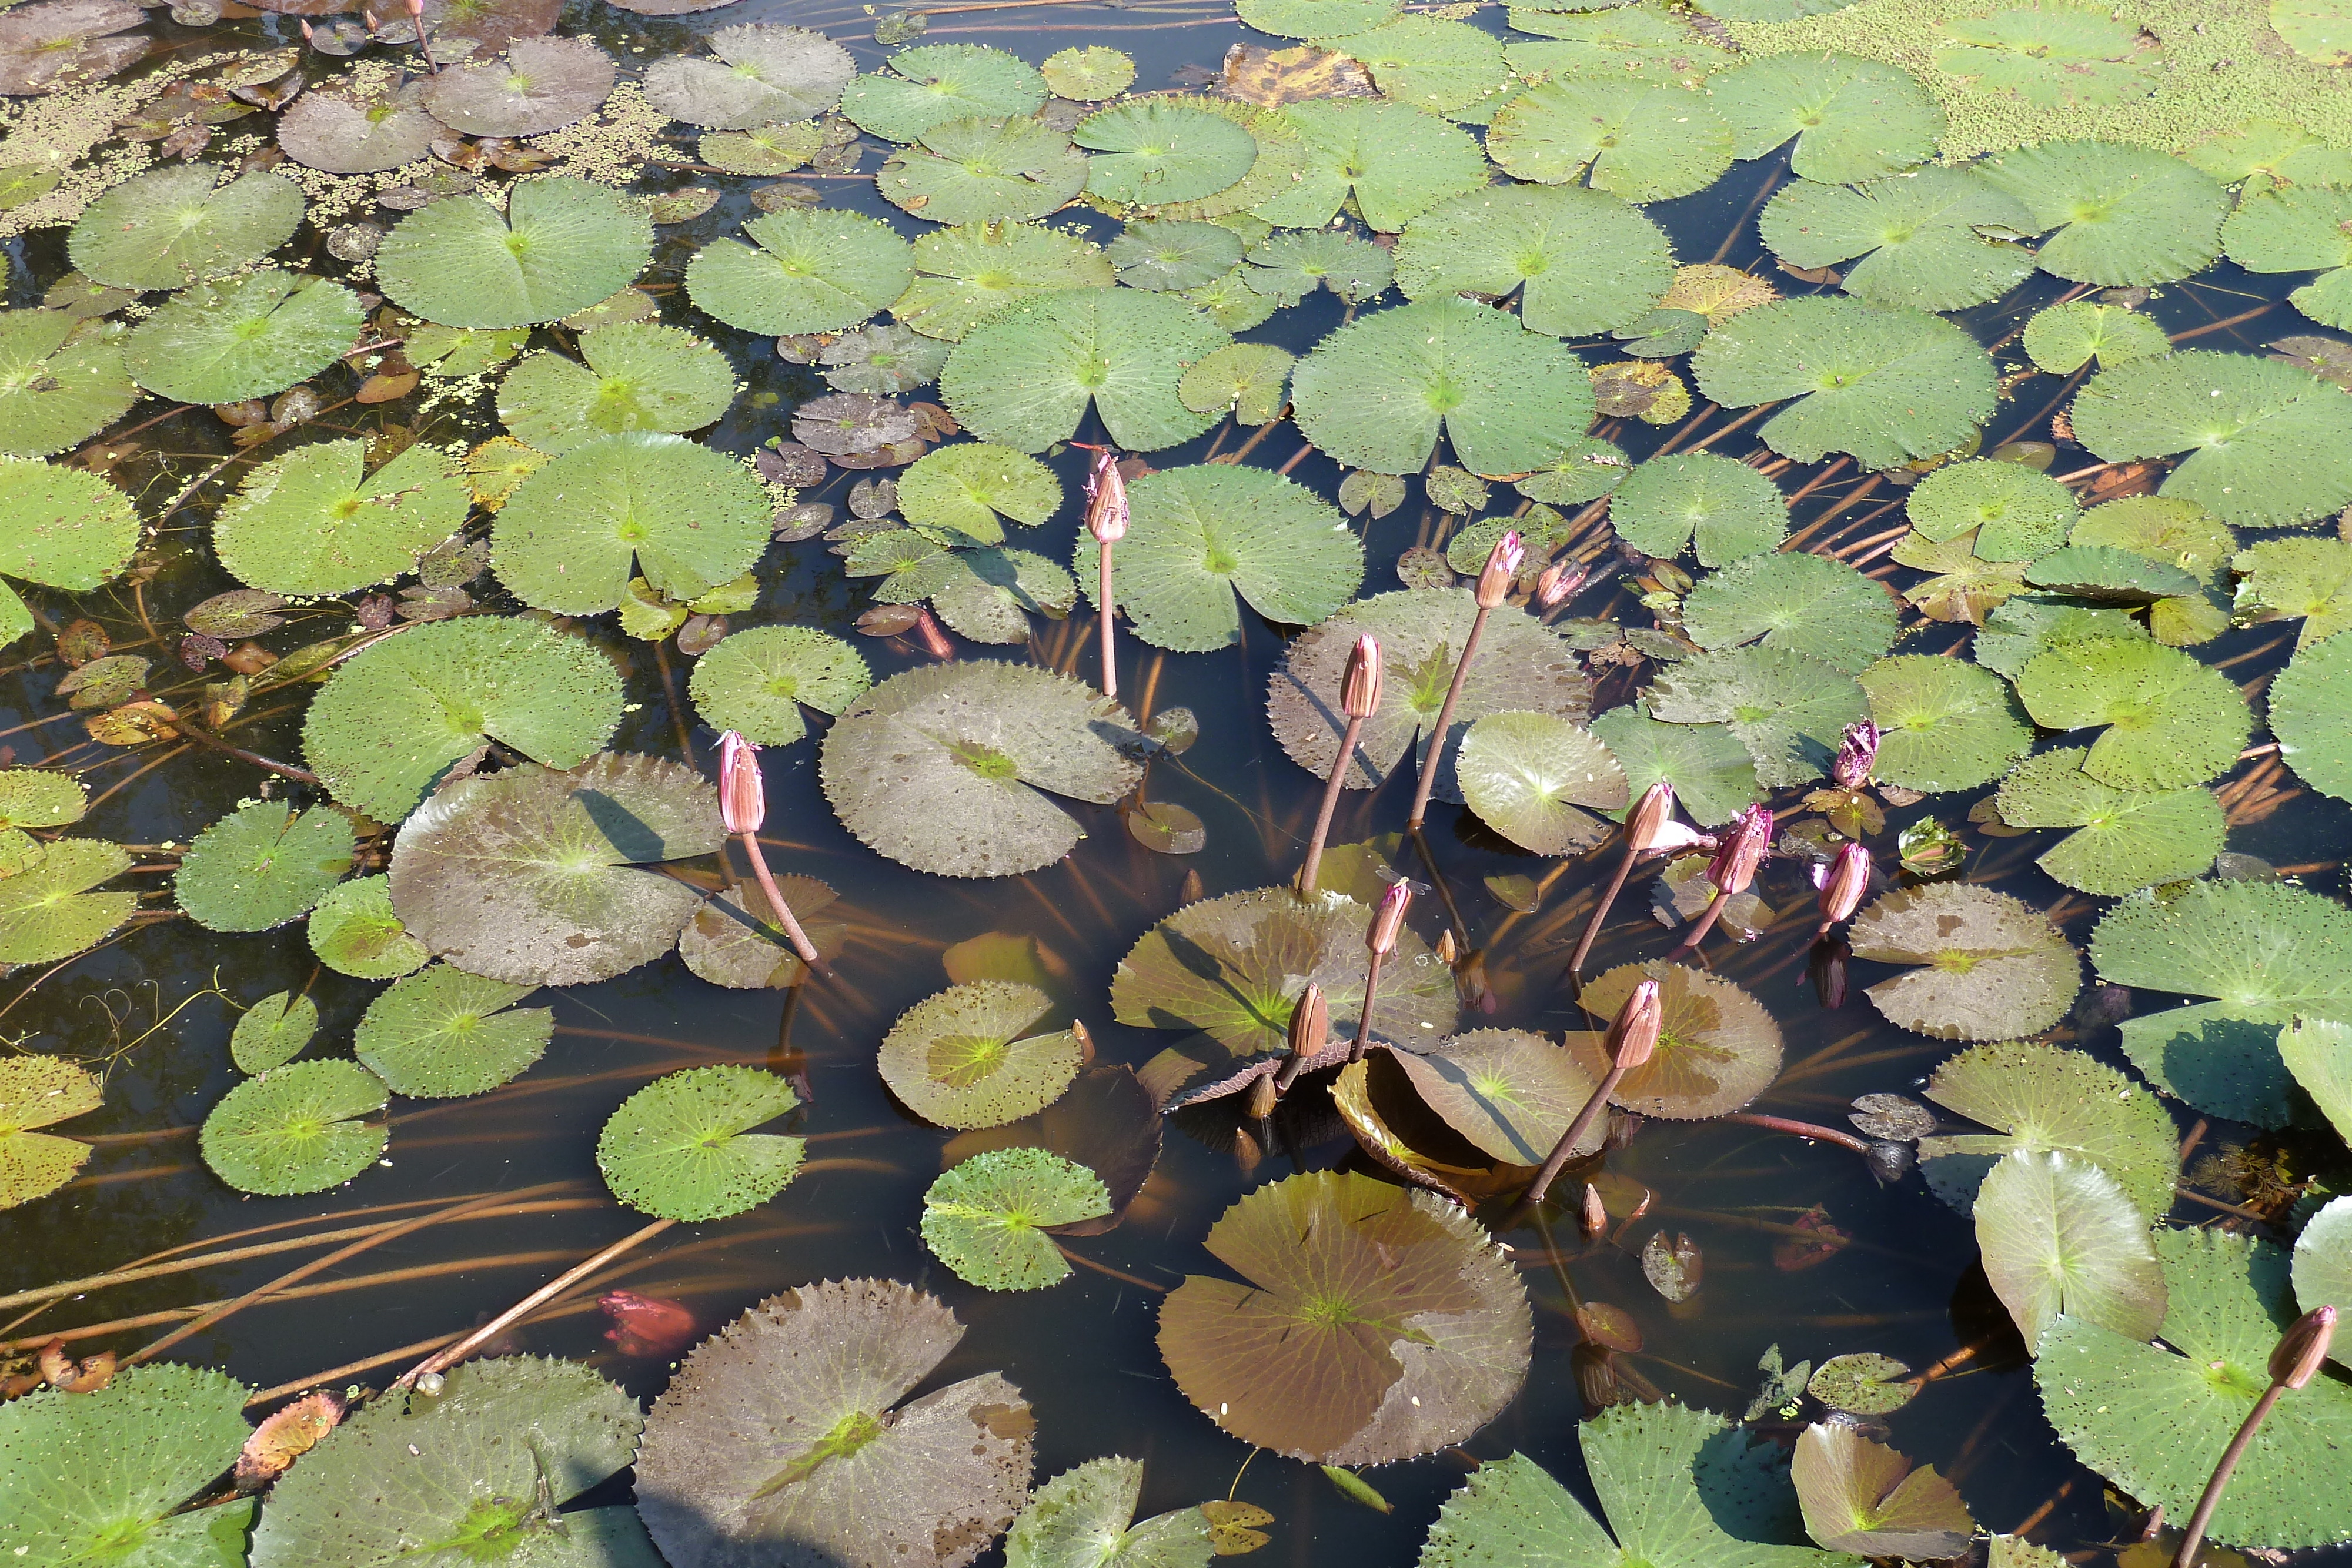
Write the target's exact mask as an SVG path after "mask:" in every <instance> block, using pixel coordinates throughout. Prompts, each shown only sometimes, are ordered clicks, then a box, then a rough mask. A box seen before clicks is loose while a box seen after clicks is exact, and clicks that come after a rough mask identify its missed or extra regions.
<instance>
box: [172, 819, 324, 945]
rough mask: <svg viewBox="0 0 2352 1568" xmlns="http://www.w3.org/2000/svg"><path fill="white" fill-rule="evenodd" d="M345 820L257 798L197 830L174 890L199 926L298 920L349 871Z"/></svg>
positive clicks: (253, 927)
mask: <svg viewBox="0 0 2352 1568" xmlns="http://www.w3.org/2000/svg"><path fill="white" fill-rule="evenodd" d="M352 852H353V841H352V823H351V819H350V818H348V817H346V816H344V815H343V814H342V813H341V811H338V810H333V809H332V808H331V807H322V808H314V809H313V810H308V811H295V810H290V809H289V808H288V807H287V806H285V805H283V804H281V803H279V802H278V801H274V800H257V801H255V802H254V803H253V804H252V805H249V806H247V807H245V808H244V809H243V810H236V811H232V812H230V813H229V814H228V815H227V816H226V817H223V818H221V819H220V820H219V821H216V822H215V823H214V824H213V825H212V826H211V827H209V828H206V829H205V831H203V832H201V833H198V834H197V835H196V840H195V842H194V843H192V844H190V845H189V846H188V852H187V854H186V855H185V856H184V857H183V858H182V859H181V862H180V873H179V875H178V876H177V877H175V878H174V879H173V894H174V896H175V897H176V898H177V899H178V900H179V904H180V908H181V909H182V910H183V911H184V913H185V914H186V915H187V916H188V918H190V919H191V920H194V922H195V923H196V924H197V925H202V926H205V927H206V928H208V929H210V930H214V931H267V930H268V929H269V928H270V927H271V926H273V925H285V924H287V923H288V922H289V921H291V920H298V919H299V918H300V917H301V916H302V915H306V914H308V913H309V912H310V906H311V905H312V904H316V903H318V902H319V900H320V899H321V898H324V897H325V896H326V895H327V890H328V889H329V888H331V887H332V886H334V885H335V883H338V882H341V880H342V879H343V876H344V873H347V872H349V871H350V870H351V869H352Z"/></svg>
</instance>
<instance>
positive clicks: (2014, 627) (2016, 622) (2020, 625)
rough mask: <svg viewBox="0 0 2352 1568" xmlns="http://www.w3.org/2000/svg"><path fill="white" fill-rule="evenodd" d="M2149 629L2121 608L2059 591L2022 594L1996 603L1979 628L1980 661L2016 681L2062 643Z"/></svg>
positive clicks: (1977, 649) (2135, 633)
mask: <svg viewBox="0 0 2352 1568" xmlns="http://www.w3.org/2000/svg"><path fill="white" fill-rule="evenodd" d="M2145 636H2147V627H2145V626H2143V625H2141V624H2140V623H2139V622H2137V621H2135V620H2133V619H2132V618H2131V617H2130V616H2129V615H2128V614H2126V612H2123V611H2120V610H2105V609H2101V608H2099V607H2098V606H2096V605H2092V604H2084V603H2082V602H2081V601H2077V600H2071V599H2063V598H2060V597H2058V596H2057V595H2055V594H2047V593H2020V594H2017V595H2015V596H2014V597H2012V598H2011V599H2009V600H2008V601H2005V602H2003V603H2001V604H2000V605H1997V606H1996V607H1995V608H1994V609H1993V611H1992V613H1990V615H1988V616H1986V617H1985V622H1984V629H1983V630H1982V631H1980V632H1978V633H1977V639H1976V646H1975V649H1974V653H1975V657H1976V662H1977V663H1978V664H1982V665H1983V666H1984V667H1985V668H1986V669H1988V670H1994V671H1998V672H1999V673H2000V674H2004V675H2007V676H2008V677H2009V678H2010V679H2011V680H2015V679H2016V678H2017V674H2018V672H2019V671H2021V670H2022V669H2024V668H2025V666H2026V665H2027V664H2030V663H2032V661H2033V659H2034V658H2036V657H2037V656H2038V655H2040V654H2042V653H2047V652H2049V651H2050V650H2051V649H2052V648H2053V647H2056V646H2057V645H2058V644H2059V643H2079V642H2084V641H2088V640H2091V639H2095V638H2103V637H2120V638H2128V637H2145Z"/></svg>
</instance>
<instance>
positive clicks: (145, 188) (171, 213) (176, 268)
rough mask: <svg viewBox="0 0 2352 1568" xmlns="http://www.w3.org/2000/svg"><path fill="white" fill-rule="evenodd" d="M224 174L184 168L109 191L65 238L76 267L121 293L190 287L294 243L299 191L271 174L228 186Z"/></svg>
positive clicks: (207, 167)
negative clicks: (133, 290)
mask: <svg viewBox="0 0 2352 1568" xmlns="http://www.w3.org/2000/svg"><path fill="white" fill-rule="evenodd" d="M224 172H225V171H223V170H221V169H219V168H216V167H215V166H214V165H212V164H210V163H183V164H179V165H177V166H174V167H167V168H161V169H153V170H150V171H149V172H146V173H144V174H141V175H139V176H137V177H136V178H133V179H130V180H126V181H124V182H123V183H121V184H120V185H117V186H115V187H114V188H113V189H112V190H110V191H108V192H107V193H105V194H104V195H102V196H100V197H99V198H98V200H96V201H94V202H92V203H91V204H89V207H88V208H86V209H85V210H84V211H83V213H82V214H81V219H80V221H79V222H78V223H76V224H75V225H74V227H73V233H72V234H71V235H68V237H67V241H66V248H67V251H68V254H69V255H70V256H72V257H73V264H74V267H75V268H76V269H77V270H78V271H79V272H80V273H81V274H82V275H83V276H84V277H90V278H94V279H95V280H97V281H98V282H100V283H104V284H110V285H111V286H113V287H117V288H137V289H148V288H185V287H187V286H188V285H190V284H192V283H196V282H199V281H202V280H203V279H205V278H209V277H226V276H228V275H229V274H230V273H233V272H236V271H238V270H240V269H241V268H244V267H249V266H251V265H252V264H253V263H254V262H257V261H259V260H260V259H261V258H262V257H263V256H268V254H269V253H270V252H271V251H273V250H276V249H277V248H278V246H281V245H284V244H285V243H286V242H287V241H288V240H289V239H291V238H293V237H294V230H295V229H296V228H297V227H298V226H299V225H300V224H301V222H302V188H301V187H300V186H299V185H297V184H295V183H293V182H292V181H291V180H287V179H283V178H280V177H279V176H278V175H276V174H271V173H266V172H256V173H251V174H246V175H242V176H240V177H239V178H237V179H235V180H232V181H230V182H229V183H226V184H225V185H224V184H220V183H219V181H220V177H221V175H222V174H223V173H224Z"/></svg>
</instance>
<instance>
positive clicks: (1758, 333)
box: [1691, 298, 1993, 468]
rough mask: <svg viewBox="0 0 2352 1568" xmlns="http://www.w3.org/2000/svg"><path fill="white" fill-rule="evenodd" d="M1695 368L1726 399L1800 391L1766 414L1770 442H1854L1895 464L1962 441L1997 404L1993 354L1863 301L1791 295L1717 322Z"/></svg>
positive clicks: (1854, 448) (1784, 448)
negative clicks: (1773, 411)
mask: <svg viewBox="0 0 2352 1568" xmlns="http://www.w3.org/2000/svg"><path fill="white" fill-rule="evenodd" d="M1691 369H1692V371H1694V372H1696V376H1697V378H1698V384H1699V390H1700V391H1701V392H1704V393H1706V396H1708V397H1709V398H1711V399H1713V400H1714V401H1715V402H1718V403H1721V404H1722V405H1723V406H1725V407H1726V408H1747V407H1749V406H1751V405H1753V404H1756V403H1760V402H1778V401H1780V400H1783V399H1795V400H1796V401H1795V402H1793V403H1791V404H1790V406H1788V407H1786V408H1783V409H1782V410H1781V411H1780V413H1776V414H1774V415H1773V416H1772V417H1771V418H1770V419H1769V420H1767V421H1765V422H1764V424H1763V426H1762V428H1761V430H1760V432H1759V434H1762V436H1763V437H1764V440H1765V443H1766V444H1768V445H1769V446H1770V447H1771V448H1772V450H1773V451H1775V452H1778V453H1780V454H1781V455H1783V456H1788V457H1793V458H1795V459H1796V460H1797V461H1798V462H1800V463H1816V462H1819V461H1820V460H1821V459H1822V457H1823V456H1824V455H1827V454H1829V453H1832V452H1851V453H1852V454H1853V455H1854V456H1855V458H1856V459H1858V460H1859V461H1860V462H1861V463H1862V465H1863V466H1864V467H1865V468H1888V467H1892V466H1894V465H1896V464H1898V463H1905V462H1908V461H1910V460H1911V459H1913V458H1917V457H1931V456H1935V455H1938V454H1941V453H1945V452H1948V451H1950V450H1952V449H1953V448H1954V447H1957V446H1960V445H1963V444H1966V443H1967V442H1969V440H1970V439H1972V438H1973V437H1974V436H1975V434H1976V431H1977V426H1978V425H1979V424H1980V423H1983V421H1984V420H1985V419H1986V418H1988V417H1989V416H1990V414H1991V413H1992V409H1993V370H1992V361H1991V359H1990V357H1989V356H1988V355H1987V354H1986V353H1985V351H1984V350H1983V349H1982V348H1980V347H1979V345H1978V344H1977V341H1976V340H1974V339H1973V338H1970V337H1969V335H1968V334H1967V333H1966V332H1964V331H1962V330H1961V329H1959V328H1958V327H1957V326H1955V325H1953V324H1952V323H1951V322H1949V321H1947V320H1944V319H1941V318H1940V317H1936V316H1930V315H1928V314H1927V312H1925V311H1922V310H1913V309H1892V310H1887V309H1881V308H1878V307H1876V306H1874V305H1868V304H1864V302H1863V301H1861V300H1859V299H1835V298H1806V299H1783V300H1780V301H1777V302H1775V303H1773V304H1769V305H1759V306H1758V307H1757V308H1754V309H1752V310H1743V311H1741V312H1740V313H1739V314H1738V316H1736V317H1734V318H1733V319H1730V320H1728V321H1726V322H1724V323H1723V324H1722V325H1720V326H1718V327H1717V328H1715V329H1713V330H1711V331H1710V332H1708V334H1707V336H1706V341H1705V342H1704V343H1702V344H1700V345H1699V349H1698V352H1696V354H1694V355H1693V356H1692V357H1691Z"/></svg>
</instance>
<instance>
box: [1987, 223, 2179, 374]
mask: <svg viewBox="0 0 2352 1568" xmlns="http://www.w3.org/2000/svg"><path fill="white" fill-rule="evenodd" d="M2020 226H2022V225H2020ZM2023 341H2024V344H2025V352H2026V357H2027V358H2029V359H2031V360H2032V361H2033V362H2034V363H2035V364H2036V365H2037V366H2039V367H2041V368H2042V370H2045V371H2050V372H2052V373H2053V374H2054V375H2062V376H2070V375H2073V374H2074V372H2075V371H2079V370H2081V369H2082V368H2083V367H2084V365H2087V364H2089V363H2090V362H2091V361H2093V360H2096V361H2098V362H2099V369H2101V370H2103V371H2104V370H2110V369H2112V368H2114V367H2115V366H2116V365H2120V364H2122V363H2124V362H2125V361H2127V360H2144V359H2147V357H2148V356H2149V355H2151V354H2168V353H2170V352H2171V351H2172V341H2171V340H2170V339H2168V338H2167V337H2166V336H2165V335H2164V329H2163V328H2162V327H2161V326H2159V325H2158V324H2157V322H2156V321H2155V320H2153V319H2150V318H2149V317H2147V316H2144V315H2142V314H2141V313H2140V312H2138V311H2137V310H2126V309H2125V308H2123V307H2122V306H2120V305H2097V304H2094V303H2092V302H2091V301H2090V300H2087V299H2074V300H2069V301H2068V302H2067V303H2065V304H2063V305H2053V306H2051V307H2050V308H2048V309H2046V310H2037V311H2035V312H2034V313H2033V319H2032V320H2030V321H2028V322H2027V323H2026V324H2025V337H2024V339H2023Z"/></svg>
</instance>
